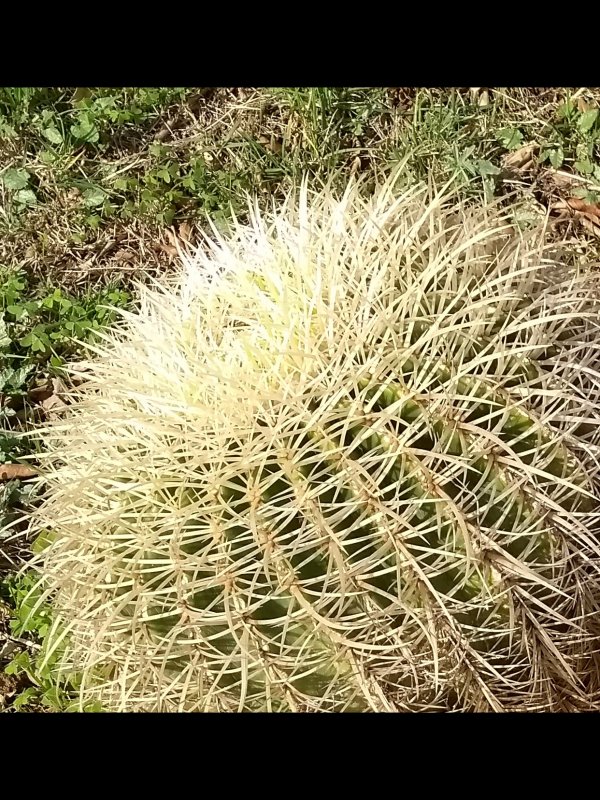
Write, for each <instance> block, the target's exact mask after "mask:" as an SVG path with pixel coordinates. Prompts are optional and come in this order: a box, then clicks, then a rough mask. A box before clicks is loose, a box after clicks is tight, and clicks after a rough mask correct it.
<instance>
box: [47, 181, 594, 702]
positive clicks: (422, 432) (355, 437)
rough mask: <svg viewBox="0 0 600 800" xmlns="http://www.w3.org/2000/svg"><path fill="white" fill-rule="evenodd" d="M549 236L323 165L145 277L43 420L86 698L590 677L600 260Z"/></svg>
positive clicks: (51, 553)
mask: <svg viewBox="0 0 600 800" xmlns="http://www.w3.org/2000/svg"><path fill="white" fill-rule="evenodd" d="M542 238H543V237H542V234H540V232H539V231H538V232H536V233H532V234H528V235H527V236H525V235H522V234H521V235H519V234H517V232H516V231H515V230H513V229H512V227H511V225H510V224H509V222H508V221H507V220H506V219H505V218H504V217H502V215H501V214H499V213H498V212H497V211H495V210H494V209H490V208H480V209H476V210H470V211H469V210H468V209H466V208H464V207H463V206H461V204H460V203H459V202H457V201H456V200H455V199H453V198H451V197H450V198H449V197H447V196H446V195H443V194H442V195H435V194H432V193H431V192H430V191H429V190H428V189H426V188H423V187H417V188H415V189H411V190H409V191H407V192H404V193H398V192H397V191H396V190H395V188H394V184H393V182H391V181H390V182H388V183H386V184H385V185H384V186H383V187H381V188H380V189H379V190H378V191H377V192H376V193H375V195H374V196H373V197H371V198H370V199H365V198H364V197H363V196H362V195H361V193H360V191H359V189H358V187H357V186H356V185H351V186H349V188H348V190H347V191H346V192H345V194H344V195H343V197H342V198H341V199H340V198H336V197H334V196H333V195H332V194H331V192H329V190H328V189H321V190H320V191H317V192H311V191H310V190H309V189H308V188H307V186H306V185H304V186H303V187H302V189H301V191H300V193H299V197H296V196H293V195H290V197H289V198H288V200H287V202H286V203H284V204H283V206H282V207H281V208H280V209H278V210H277V211H275V212H273V213H271V214H270V215H263V214H261V213H260V212H259V211H257V210H256V209H252V211H251V219H250V223H249V224H248V225H236V227H235V230H234V231H233V233H232V234H231V235H230V236H229V237H227V238H223V237H220V236H219V235H218V234H217V233H215V235H214V237H213V238H212V240H211V241H207V242H206V244H205V246H203V247H202V248H200V249H199V250H198V251H197V252H196V253H194V254H192V255H187V256H185V259H184V261H185V263H184V268H183V270H182V273H181V275H180V276H179V278H178V283H177V285H174V284H173V282H170V283H168V284H167V283H165V284H164V285H163V286H160V285H159V286H157V287H154V288H152V289H141V299H140V308H139V310H138V311H137V312H135V313H127V314H125V315H124V319H123V324H122V325H121V326H120V328H118V329H116V330H114V331H113V332H111V333H110V334H108V335H106V336H105V338H104V340H103V342H102V344H101V345H99V346H97V347H95V348H94V350H95V352H94V353H93V355H92V357H91V358H90V361H89V362H88V363H87V364H86V365H84V369H83V370H82V371H81V374H80V377H81V378H83V382H82V383H81V384H80V385H79V386H78V388H77V389H76V390H75V391H74V395H73V398H72V400H73V402H72V403H71V404H70V405H69V407H68V409H67V410H66V412H65V413H64V414H63V416H62V417H61V418H60V419H58V420H56V421H55V422H53V423H52V424H51V425H48V426H47V427H46V428H45V429H44V430H42V431H40V435H41V436H42V437H43V439H44V443H45V447H46V450H47V452H46V455H45V456H44V462H43V464H44V481H45V485H46V489H45V500H44V502H43V504H42V506H41V508H40V509H39V510H38V511H37V512H36V513H35V516H34V519H33V522H32V525H33V528H34V530H36V531H40V530H49V531H51V533H52V541H51V544H50V545H49V546H48V547H47V548H46V550H45V551H44V553H43V554H42V559H41V569H42V571H43V574H44V581H45V586H46V591H47V592H48V593H52V596H53V598H54V600H53V602H54V606H55V609H56V622H55V629H54V635H53V637H51V641H52V642H53V644H51V645H50V647H51V648H52V647H59V646H64V649H65V654H64V659H63V661H64V669H65V671H68V670H77V671H79V672H81V673H82V675H83V681H82V684H81V695H82V702H83V701H85V700H88V699H90V698H96V699H99V700H100V701H101V702H102V703H103V705H104V707H106V708H109V709H119V710H136V709H150V710H152V709H158V710H234V711H235V710H305V709H308V710H345V709H348V710H367V709H373V710H377V709H412V708H470V709H486V710H487V709H493V710H501V709H505V708H531V709H541V708H562V707H573V706H576V707H586V708H587V707H592V706H593V705H594V704H597V702H598V700H597V685H596V684H597V679H596V678H595V677H594V676H595V655H594V652H595V643H596V639H595V637H596V633H595V626H596V622H597V614H598V602H599V601H598V591H597V585H598V563H599V557H600V548H599V546H598V542H597V538H596V533H597V529H598V496H599V493H598V480H597V478H598V436H599V434H598V431H599V424H598V423H599V420H600V416H599V402H598V395H599V389H598V387H599V386H600V383H599V373H598V363H599V358H598V354H599V347H600V345H599V344H598V336H597V334H598V315H597V311H598V309H597V302H596V299H595V295H594V291H595V289H596V286H595V285H594V283H593V281H591V279H590V278H586V277H583V276H580V275H579V274H577V271H576V270H575V271H571V272H570V273H568V274H566V273H563V272H559V273H558V277H557V276H556V275H555V274H554V273H553V272H552V268H551V263H550V261H549V260H547V259H545V258H544V255H543V248H542Z"/></svg>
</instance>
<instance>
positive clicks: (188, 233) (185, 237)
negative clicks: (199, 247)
mask: <svg viewBox="0 0 600 800" xmlns="http://www.w3.org/2000/svg"><path fill="white" fill-rule="evenodd" d="M179 238H180V239H181V241H182V242H184V243H185V244H188V245H189V244H191V241H192V228H191V226H190V224H189V223H188V222H182V223H181V225H180V226H179Z"/></svg>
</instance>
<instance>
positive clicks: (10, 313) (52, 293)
mask: <svg viewBox="0 0 600 800" xmlns="http://www.w3.org/2000/svg"><path fill="white" fill-rule="evenodd" d="M127 301H128V295H127V293H126V292H124V291H122V290H120V289H117V288H110V289H104V290H101V291H100V292H97V293H94V294H88V296H87V297H85V296H84V297H79V298H77V297H74V296H70V295H67V294H66V293H65V292H64V291H63V290H61V289H52V288H44V287H39V286H38V287H36V289H35V291H34V292H33V293H32V291H31V289H30V287H29V282H28V278H27V276H26V275H25V273H23V272H17V273H12V274H10V275H8V276H7V277H5V278H4V280H2V281H0V325H2V327H1V328H0V351H2V348H3V343H4V351H3V352H4V357H5V360H6V363H8V364H10V365H12V364H16V363H18V362H21V363H23V362H25V363H24V365H23V367H21V370H25V369H27V370H31V365H32V363H33V362H36V361H37V362H46V361H48V360H50V365H51V366H52V367H57V366H60V364H62V357H63V356H64V355H66V354H68V353H69V352H73V351H74V349H76V347H77V344H76V343H77V342H82V341H86V340H88V339H90V338H93V336H94V334H95V333H97V332H98V331H99V330H100V329H101V328H102V327H103V326H104V325H107V324H110V323H111V322H112V321H113V320H114V314H115V312H114V308H115V307H119V306H121V307H122V306H124V305H125V304H126V303H127ZM2 337H3V338H2ZM10 375H12V378H10V380H12V381H13V383H14V381H15V380H22V378H23V377H24V375H25V373H23V372H22V371H13V372H12V373H10Z"/></svg>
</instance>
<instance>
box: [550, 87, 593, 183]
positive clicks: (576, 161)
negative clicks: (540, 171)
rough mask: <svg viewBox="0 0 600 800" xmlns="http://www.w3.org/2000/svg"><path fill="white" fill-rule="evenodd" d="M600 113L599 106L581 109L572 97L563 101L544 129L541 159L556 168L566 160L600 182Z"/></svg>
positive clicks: (578, 170) (586, 175)
mask: <svg viewBox="0 0 600 800" xmlns="http://www.w3.org/2000/svg"><path fill="white" fill-rule="evenodd" d="M599 113H600V110H599V109H598V108H586V109H584V110H580V109H579V108H577V106H576V105H575V104H574V103H573V102H572V101H571V100H567V101H566V102H565V103H563V104H562V105H561V106H560V107H559V108H558V109H557V112H556V115H555V118H554V120H552V121H551V122H549V123H548V124H547V125H546V127H545V129H544V130H543V131H542V132H541V136H542V137H543V141H544V146H543V148H542V150H541V153H540V160H541V161H542V162H544V161H548V162H549V163H550V164H551V165H552V166H553V167H554V168H555V169H560V168H561V167H562V166H563V164H564V163H567V164H568V165H570V166H571V167H572V168H573V169H574V170H575V171H576V172H578V173H579V174H580V175H583V176H585V177H587V178H590V177H593V178H594V179H595V180H597V181H599V182H600V118H599Z"/></svg>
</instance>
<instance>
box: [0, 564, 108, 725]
mask: <svg viewBox="0 0 600 800" xmlns="http://www.w3.org/2000/svg"><path fill="white" fill-rule="evenodd" d="M36 586H37V576H36V575H35V574H34V573H32V572H29V573H24V574H22V575H18V576H15V575H11V576H9V577H8V578H6V579H5V580H3V581H0V600H4V601H5V602H7V604H8V606H9V608H10V609H11V620H10V631H11V633H12V634H13V635H14V636H15V637H18V638H19V639H20V640H23V637H26V639H27V643H28V646H29V649H23V650H21V651H20V652H19V653H17V655H16V656H14V658H13V659H12V660H11V661H10V663H9V664H7V666H6V667H5V669H4V672H5V673H6V674H7V675H12V676H14V677H23V676H26V678H27V681H28V683H29V685H28V686H26V687H25V688H24V689H23V690H22V691H21V692H19V694H18V695H17V697H16V698H15V699H14V700H13V703H12V706H13V708H14V709H15V710H17V711H18V710H21V709H23V708H26V707H40V706H42V707H46V708H48V709H50V710H52V711H72V710H76V709H77V708H78V704H77V703H76V697H77V689H78V683H77V676H75V675H73V676H69V678H68V679H67V680H66V681H63V682H61V683H59V681H58V680H57V675H56V670H55V666H56V663H57V661H58V660H59V658H60V650H57V651H56V652H54V653H51V654H50V655H49V656H48V655H47V654H46V651H45V647H44V644H45V640H46V637H47V636H48V632H49V630H50V624H51V620H52V609H51V607H50V606H49V605H47V604H45V603H43V602H40V595H39V591H38V589H37V588H36ZM85 710H86V711H88V712H92V711H99V710H100V706H99V704H89V705H88V706H86V708H85Z"/></svg>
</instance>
